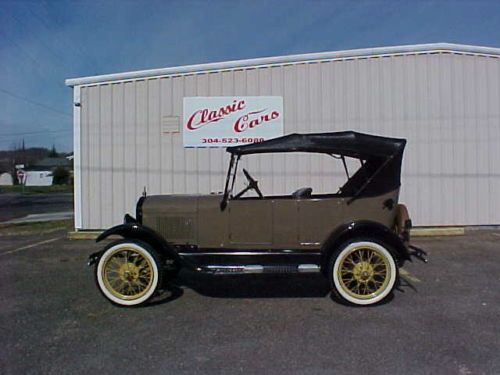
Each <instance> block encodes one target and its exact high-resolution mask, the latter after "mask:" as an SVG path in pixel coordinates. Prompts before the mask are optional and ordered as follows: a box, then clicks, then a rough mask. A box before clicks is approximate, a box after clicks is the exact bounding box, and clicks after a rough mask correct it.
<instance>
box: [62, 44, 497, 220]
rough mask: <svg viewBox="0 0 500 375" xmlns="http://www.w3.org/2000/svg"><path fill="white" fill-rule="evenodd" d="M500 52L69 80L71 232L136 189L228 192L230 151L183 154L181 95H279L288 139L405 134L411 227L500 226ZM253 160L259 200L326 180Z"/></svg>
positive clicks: (391, 50) (282, 62) (425, 49)
mask: <svg viewBox="0 0 500 375" xmlns="http://www.w3.org/2000/svg"><path fill="white" fill-rule="evenodd" d="M499 57H500V49H498V48H486V47H476V46H465V45H456V44H446V43H438V44H426V45H412V46H400V47H387V48H372V49H359V50H350V51H340V52H326V53H314V54H305V55H294V56H282V57H270V58H259V59H251V60H241V61H230V62H222V63H213V64H203V65H192V66H182V67H174V68H166V69H155V70H147V71H138V72H129V73H119V74H110V75H102V76H96V77H84V78H76V79H69V80H67V81H66V84H67V85H68V86H71V87H73V92H74V155H75V159H74V162H75V164H74V168H75V171H74V173H75V227H76V229H78V230H88V229H103V228H107V227H110V226H112V225H114V224H117V223H120V222H121V221H122V217H123V214H124V213H126V212H130V213H133V212H134V206H135V202H136V200H137V198H138V197H139V196H140V195H141V193H142V191H143V189H144V187H146V189H147V191H148V194H157V193H163V194H170V193H209V192H214V191H220V190H222V187H223V182H224V178H225V171H226V165H227V160H228V158H227V155H226V152H225V151H224V149H223V148H184V147H183V142H182V132H181V131H180V130H179V129H180V126H181V122H182V118H183V113H182V111H183V98H184V97H195V96H203V97H208V96H244V95H246V96H280V97H282V98H283V110H284V133H285V134H289V133H293V132H325V131H339V130H349V129H350V130H358V131H363V132H368V133H373V134H379V135H385V136H393V137H404V138H407V139H408V144H407V149H406V153H405V157H404V167H403V173H404V174H403V185H402V191H401V199H400V201H402V202H405V203H406V204H407V205H408V207H409V209H410V214H411V216H412V218H413V221H414V224H415V225H419V226H427V225H487V224H500V59H499ZM250 163H252V164H251V170H252V175H254V176H256V177H257V178H258V179H259V182H260V183H261V184H263V188H262V190H263V192H264V194H279V193H283V192H286V191H288V190H287V189H289V185H290V186H297V187H300V186H308V185H309V184H310V182H311V181H314V182H315V183H317V184H319V185H320V186H323V187H324V188H327V187H329V186H330V185H331V180H330V177H331V176H329V175H328V174H327V173H326V172H325V170H326V169H325V168H324V167H325V165H324V164H323V163H325V162H324V161H321V162H316V161H311V160H310V159H303V158H296V159H293V158H292V159H287V160H284V159H282V158H281V156H279V155H276V156H272V157H270V158H267V159H263V158H259V159H257V160H255V161H251V162H250ZM292 183H293V184H292ZM290 189H291V188H290ZM332 190H335V189H332ZM288 192H290V191H288Z"/></svg>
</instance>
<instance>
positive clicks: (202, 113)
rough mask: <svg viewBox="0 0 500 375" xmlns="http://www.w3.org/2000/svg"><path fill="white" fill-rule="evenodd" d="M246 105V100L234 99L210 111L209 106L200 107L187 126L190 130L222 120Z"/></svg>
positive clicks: (190, 117)
mask: <svg viewBox="0 0 500 375" xmlns="http://www.w3.org/2000/svg"><path fill="white" fill-rule="evenodd" d="M245 107H246V104H245V101H244V100H239V101H238V100H233V103H232V104H229V105H226V106H224V107H221V108H219V109H218V110H215V111H210V110H209V109H207V108H205V109H199V110H197V111H195V112H194V113H193V114H192V115H191V116H189V119H188V121H187V123H186V127H187V128H188V129H189V130H196V129H198V128H200V127H202V126H204V125H207V124H210V123H212V122H217V121H219V120H222V119H223V118H224V116H227V115H229V114H231V113H233V112H237V111H241V110H242V109H244V108H245Z"/></svg>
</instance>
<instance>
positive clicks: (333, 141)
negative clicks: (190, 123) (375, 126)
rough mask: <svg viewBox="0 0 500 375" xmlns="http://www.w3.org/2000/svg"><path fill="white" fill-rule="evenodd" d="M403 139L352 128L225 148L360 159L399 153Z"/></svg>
mask: <svg viewBox="0 0 500 375" xmlns="http://www.w3.org/2000/svg"><path fill="white" fill-rule="evenodd" d="M405 145H406V140H405V139H401V138H387V137H380V136H375V135H370V134H364V133H358V132H354V131H343V132H332V133H312V134H296V133H295V134H290V135H285V136H283V137H279V138H274V139H270V140H268V141H264V142H260V143H252V144H249V145H243V146H234V147H228V148H227V151H228V152H230V153H231V154H235V155H248V154H260V153H271V152H317V153H325V154H337V155H344V156H350V157H354V158H360V159H370V157H389V156H395V155H397V154H402V153H403V150H404V147H405Z"/></svg>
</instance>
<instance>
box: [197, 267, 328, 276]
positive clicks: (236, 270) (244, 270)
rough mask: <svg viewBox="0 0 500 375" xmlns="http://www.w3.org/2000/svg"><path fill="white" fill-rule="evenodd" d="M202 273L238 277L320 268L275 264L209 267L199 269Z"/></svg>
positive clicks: (298, 271)
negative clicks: (240, 275) (241, 275)
mask: <svg viewBox="0 0 500 375" xmlns="http://www.w3.org/2000/svg"><path fill="white" fill-rule="evenodd" d="M201 271H203V272H209V273H213V274H218V275H223V274H226V275H229V274H231V275H238V274H250V273H312V272H319V271H320V267H319V265H317V264H277V265H270V266H262V265H258V264H252V265H246V266H243V265H230V266H225V265H224V266H223V265H209V266H204V267H202V268H201Z"/></svg>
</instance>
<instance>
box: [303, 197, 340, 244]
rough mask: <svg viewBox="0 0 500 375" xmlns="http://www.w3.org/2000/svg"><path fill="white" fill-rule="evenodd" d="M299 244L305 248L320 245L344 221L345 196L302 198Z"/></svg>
mask: <svg viewBox="0 0 500 375" xmlns="http://www.w3.org/2000/svg"><path fill="white" fill-rule="evenodd" d="M298 205H299V244H300V246H301V247H304V248H317V247H319V246H320V245H321V244H322V243H323V242H324V241H325V240H326V238H327V237H328V236H329V235H330V233H331V232H332V231H333V230H334V229H335V228H336V227H338V226H339V225H340V224H342V222H343V211H344V210H343V207H344V198H339V197H325V198H309V199H300V200H299V201H298Z"/></svg>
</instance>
